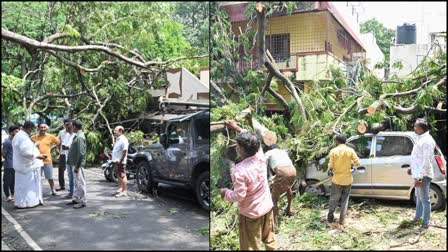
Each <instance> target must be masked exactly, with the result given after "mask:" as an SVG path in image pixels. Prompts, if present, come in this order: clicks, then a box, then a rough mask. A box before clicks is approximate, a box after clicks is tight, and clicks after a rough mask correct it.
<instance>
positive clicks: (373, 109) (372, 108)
mask: <svg viewBox="0 0 448 252" xmlns="http://www.w3.org/2000/svg"><path fill="white" fill-rule="evenodd" d="M383 106H384V102H383V101H382V100H377V101H374V102H373V103H372V105H370V106H369V107H368V108H367V113H369V114H371V115H372V114H374V113H375V112H376V111H378V110H380V109H381V108H382V107H383Z"/></svg>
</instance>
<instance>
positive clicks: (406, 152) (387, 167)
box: [372, 135, 414, 198]
mask: <svg viewBox="0 0 448 252" xmlns="http://www.w3.org/2000/svg"><path fill="white" fill-rule="evenodd" d="M413 147H414V143H413V141H412V140H411V138H410V137H408V136H404V135H377V136H376V137H375V149H374V155H375V157H374V158H373V159H372V194H373V195H375V196H378V197H384V198H407V195H408V191H409V189H410V187H411V183H412V178H411V176H409V175H408V174H407V170H408V168H409V167H410V164H411V152H412V148H413Z"/></svg>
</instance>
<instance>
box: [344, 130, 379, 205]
mask: <svg viewBox="0 0 448 252" xmlns="http://www.w3.org/2000/svg"><path fill="white" fill-rule="evenodd" d="M372 145H373V136H369V135H367V136H359V137H356V138H354V139H353V140H350V141H348V142H347V146H349V147H352V148H353V149H354V150H355V152H356V154H357V155H358V157H359V162H360V163H361V164H360V166H359V167H358V169H357V171H356V172H355V173H353V183H352V189H351V191H350V194H351V195H361V196H365V195H369V193H370V190H371V186H372V183H371V174H372V159H371V155H372Z"/></svg>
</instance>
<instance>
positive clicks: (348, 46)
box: [327, 12, 362, 60]
mask: <svg viewBox="0 0 448 252" xmlns="http://www.w3.org/2000/svg"><path fill="white" fill-rule="evenodd" d="M327 13H328V12H327ZM327 25H328V27H327V31H328V51H330V52H331V53H333V55H334V56H335V57H336V58H338V59H340V60H345V58H347V59H350V60H351V55H350V54H352V53H357V52H362V48H361V46H359V45H358V43H356V42H355V40H354V39H353V38H352V37H351V36H350V35H349V34H348V32H346V30H345V29H344V28H343V27H342V25H340V24H339V23H338V21H336V19H335V18H334V17H333V16H332V15H331V14H330V13H328V15H327ZM338 33H339V34H338ZM338 36H339V37H338ZM341 37H343V38H344V39H345V42H343V41H342V40H341V39H340V38H341Z"/></svg>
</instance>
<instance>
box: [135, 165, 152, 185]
mask: <svg viewBox="0 0 448 252" xmlns="http://www.w3.org/2000/svg"><path fill="white" fill-rule="evenodd" d="M149 169H150V166H149V164H148V162H146V161H142V162H140V163H138V164H137V174H136V176H135V177H136V178H135V180H136V182H137V187H138V189H139V190H140V191H142V192H150V191H151V190H150V189H151V186H152V176H151V173H150V172H149V171H150V170H149Z"/></svg>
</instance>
